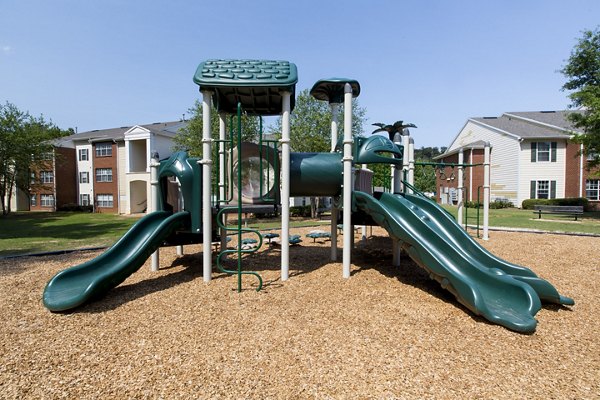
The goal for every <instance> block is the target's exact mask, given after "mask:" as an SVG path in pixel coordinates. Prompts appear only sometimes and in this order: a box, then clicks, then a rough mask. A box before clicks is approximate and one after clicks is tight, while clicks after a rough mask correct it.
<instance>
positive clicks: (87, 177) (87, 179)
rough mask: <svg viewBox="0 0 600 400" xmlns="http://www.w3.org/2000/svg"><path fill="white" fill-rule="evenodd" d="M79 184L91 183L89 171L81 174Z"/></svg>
mask: <svg viewBox="0 0 600 400" xmlns="http://www.w3.org/2000/svg"><path fill="white" fill-rule="evenodd" d="M79 183H90V173H89V172H87V171H83V172H79Z"/></svg>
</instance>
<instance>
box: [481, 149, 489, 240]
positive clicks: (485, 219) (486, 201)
mask: <svg viewBox="0 0 600 400" xmlns="http://www.w3.org/2000/svg"><path fill="white" fill-rule="evenodd" d="M489 223H490V142H486V143H485V147H484V149H483V238H482V239H483V240H489V239H490V237H489Z"/></svg>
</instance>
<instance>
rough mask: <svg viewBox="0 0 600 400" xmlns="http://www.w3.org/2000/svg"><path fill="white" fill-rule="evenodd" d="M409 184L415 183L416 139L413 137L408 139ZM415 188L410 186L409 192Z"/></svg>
mask: <svg viewBox="0 0 600 400" xmlns="http://www.w3.org/2000/svg"><path fill="white" fill-rule="evenodd" d="M408 184H409V185H412V186H414V185H415V141H414V140H413V138H410V139H409V140H408ZM412 192H413V190H412V189H410V188H408V193H412Z"/></svg>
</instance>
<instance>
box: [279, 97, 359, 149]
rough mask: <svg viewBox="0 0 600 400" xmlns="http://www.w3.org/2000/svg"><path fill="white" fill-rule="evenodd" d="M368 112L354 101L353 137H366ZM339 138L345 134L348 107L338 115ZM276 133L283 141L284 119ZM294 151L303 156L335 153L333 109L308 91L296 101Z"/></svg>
mask: <svg viewBox="0 0 600 400" xmlns="http://www.w3.org/2000/svg"><path fill="white" fill-rule="evenodd" d="M365 114H366V109H365V108H363V107H361V106H360V105H359V103H358V101H357V99H354V101H353V102H352V134H353V135H354V136H359V135H362V133H363V126H364V123H365V120H366V118H365ZM338 116H339V117H338V121H339V125H338V137H339V136H341V135H342V134H343V119H344V118H343V116H344V107H343V106H341V107H340V111H339V114H338ZM272 133H273V134H275V135H276V136H277V137H281V118H278V119H277V122H276V124H275V126H274V127H273V129H272ZM290 147H291V148H292V149H293V151H296V152H300V153H310V152H328V151H331V109H330V108H329V104H328V103H326V102H324V101H319V100H317V99H315V98H314V97H312V96H311V95H310V91H309V89H304V90H303V91H301V92H300V93H299V94H298V97H297V98H296V106H295V107H294V111H293V112H292V114H291V115H290Z"/></svg>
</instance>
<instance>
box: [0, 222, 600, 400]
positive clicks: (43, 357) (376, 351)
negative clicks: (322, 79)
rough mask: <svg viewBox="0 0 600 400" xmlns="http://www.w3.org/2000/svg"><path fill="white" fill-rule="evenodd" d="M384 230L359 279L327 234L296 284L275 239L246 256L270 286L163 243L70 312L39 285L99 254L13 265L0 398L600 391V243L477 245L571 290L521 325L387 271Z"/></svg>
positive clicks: (299, 270) (295, 252) (304, 261)
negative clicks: (211, 268) (492, 319)
mask: <svg viewBox="0 0 600 400" xmlns="http://www.w3.org/2000/svg"><path fill="white" fill-rule="evenodd" d="M312 229H314V228H303V229H292V233H297V234H300V235H302V237H303V238H304V235H305V234H306V233H308V231H310V230H312ZM373 233H374V235H377V236H376V237H375V238H372V239H370V240H369V245H368V246H367V247H365V248H364V249H363V250H360V249H357V250H355V252H354V253H353V264H352V279H349V280H345V279H342V265H341V262H338V263H332V262H329V261H328V259H329V257H328V256H329V251H330V250H329V242H325V241H322V240H317V241H316V242H315V243H313V240H304V242H303V243H302V245H301V246H295V247H293V248H292V249H291V251H290V260H291V262H290V264H291V268H290V280H289V281H287V282H285V283H282V282H281V281H279V259H280V254H279V249H278V248H277V247H269V246H265V248H264V250H263V251H261V252H260V253H259V254H257V255H253V256H251V257H248V259H247V260H246V261H245V262H244V267H245V268H248V269H252V270H256V271H259V272H260V273H261V275H262V276H263V279H264V281H265V285H264V288H263V290H262V291H261V292H259V293H257V292H255V291H254V290H253V288H254V286H253V285H254V284H255V282H254V281H253V278H252V277H244V282H245V284H244V288H245V290H244V291H243V292H242V293H237V292H236V290H235V289H236V284H235V281H236V277H235V276H227V275H225V274H219V273H215V274H214V275H213V280H212V282H211V283H210V284H208V285H207V284H205V283H203V281H202V279H201V273H202V255H201V253H200V251H201V245H193V246H189V248H188V247H186V253H187V254H191V255H185V256H183V257H177V256H176V254H175V248H164V249H161V270H160V271H159V272H158V273H156V272H155V273H152V272H150V271H149V263H150V261H148V262H146V265H145V266H144V267H142V269H140V270H139V271H138V272H136V273H134V274H133V275H132V276H131V277H129V278H128V279H127V280H126V281H125V282H124V283H123V284H121V285H120V286H118V287H117V288H116V289H114V290H112V291H110V292H109V293H108V294H107V295H106V296H105V297H104V298H103V299H102V301H97V302H92V303H90V304H87V305H85V306H83V307H81V308H79V309H77V310H75V311H73V312H71V313H67V314H53V313H50V312H49V311H48V310H46V309H45V308H44V306H43V305H42V302H41V296H40V293H41V292H42V289H43V287H44V285H45V284H46V282H47V281H48V279H49V278H50V277H51V276H53V275H54V274H55V273H56V272H58V271H60V270H62V269H64V268H65V266H68V265H74V264H77V263H80V262H83V261H86V260H88V259H91V258H93V257H94V256H97V255H98V254H99V252H85V253H72V254H68V255H61V256H48V257H36V258H22V259H13V260H2V261H0V287H2V288H3V290H1V291H0V317H1V318H2V320H3V323H2V324H0V349H1V350H0V382H1V383H0V398H6V399H11V398H62V397H64V398H108V397H118V398H142V397H149V398H154V397H162V398H211V399H218V398H259V399H264V398H273V399H276V398H415V399H417V398H418V399H422V398H447V399H453V398H456V399H464V398H495V399H514V398H578V399H590V398H597V396H598V393H600V339H599V338H598V335H597V333H598V332H600V299H599V298H598V295H597V294H598V293H599V292H600V269H599V268H598V259H597V254H596V253H595V251H594V250H595V249H597V248H599V247H600V238H595V237H568V236H558V235H548V234H544V235H540V234H531V233H514V232H493V233H492V238H491V240H490V241H489V242H481V243H483V244H484V246H485V247H486V248H488V249H489V250H490V251H492V252H493V253H495V254H497V255H498V256H500V257H502V258H504V259H506V260H509V261H511V262H515V263H518V264H521V265H525V266H527V267H530V268H531V269H532V270H533V271H534V272H536V273H537V274H538V275H540V276H541V277H543V278H545V279H548V280H551V281H552V282H553V283H554V284H555V285H556V287H557V288H558V289H559V290H560V291H561V292H564V293H567V294H568V295H569V296H572V297H573V298H574V299H575V301H576V305H575V306H573V307H572V309H568V308H566V307H561V306H557V305H546V306H544V307H543V308H542V310H541V311H540V312H539V313H538V314H537V315H536V318H537V319H539V320H540V324H539V326H538V329H537V331H536V332H535V333H534V334H532V335H523V334H518V333H515V332H512V331H510V330H508V329H505V328H504V327H502V326H499V325H493V324H490V323H486V321H485V320H484V319H482V318H480V317H477V316H474V315H473V314H472V313H469V312H465V310H464V309H463V308H462V306H461V305H460V304H459V303H458V302H457V301H456V300H455V299H454V297H453V296H452V294H450V293H449V292H447V291H445V290H443V289H442V288H441V287H440V285H439V284H438V283H437V282H435V281H433V280H430V279H429V278H428V277H427V275H426V273H425V272H424V271H423V270H422V269H420V268H419V267H417V266H416V265H415V264H413V263H412V262H411V261H410V260H409V259H408V258H403V259H402V262H403V266H402V267H400V268H393V267H391V246H390V240H389V238H388V235H387V233H386V232H385V231H383V230H382V229H380V228H374V229H373ZM341 239H342V238H340V243H341ZM234 241H235V239H234V240H233V241H232V242H231V243H230V245H231V246H233V245H235V242H234ZM356 241H357V243H358V242H359V237H358V234H357V236H356ZM531 249H535V250H534V251H532V250H531Z"/></svg>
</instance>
